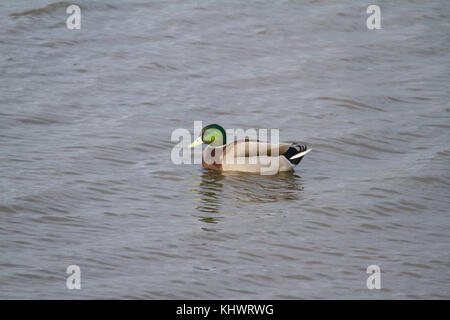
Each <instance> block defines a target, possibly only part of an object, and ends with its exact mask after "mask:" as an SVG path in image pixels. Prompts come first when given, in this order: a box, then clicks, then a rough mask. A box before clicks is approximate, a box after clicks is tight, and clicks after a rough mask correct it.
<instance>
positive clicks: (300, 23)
mask: <svg viewBox="0 0 450 320" xmlns="http://www.w3.org/2000/svg"><path fill="white" fill-rule="evenodd" d="M71 3H76V4H78V5H79V6H80V8H81V29H80V30H69V29H68V28H67V27H66V20H67V18H68V17H69V15H68V14H67V13H66V8H67V7H68V6H69V5H70V4H71ZM369 4H371V3H364V2H361V1H335V2H332V1H321V0H309V1H300V0H298V1H268V0H261V1H237V0H231V1H210V0H205V1H191V0H188V1H167V0H166V1H141V0H133V1H119V0H113V1H106V0H105V1H85V0H77V1H75V2H55V1H52V0H51V1H45V0H37V1H25V0H14V1H13V0H4V1H1V2H0V298H2V299H80V298H86V299H110V298H118V299H449V298H450V237H449V233H450V214H449V208H450V198H449V190H450V179H449V178H450V148H449V146H450V134H449V133H450V131H449V129H450V124H449V120H450V119H449V118H450V103H449V101H450V53H449V49H450V2H448V1H446V0H442V1H439V0H437V1H395V2H392V1H381V0H380V1H377V3H376V4H378V5H379V6H380V8H381V29H380V30H369V29H368V28H367V26H366V20H367V18H368V17H369V14H367V13H366V9H367V6H368V5H369ZM194 121H202V122H203V124H205V125H207V124H210V123H218V124H221V125H222V126H223V127H225V128H242V129H248V128H257V129H259V128H269V129H270V128H278V129H279V130H280V140H281V141H300V142H305V143H307V144H308V145H309V146H311V147H312V148H313V151H312V152H311V153H309V154H308V155H307V156H306V157H305V158H304V159H303V160H302V162H301V163H300V165H299V166H298V167H297V169H296V171H295V172H294V173H287V174H280V175H276V176H260V175H254V174H253V175H252V174H234V173H223V174H221V173H218V172H214V171H213V172H211V171H208V170H204V169H202V167H201V166H200V165H193V164H192V165H189V164H182V165H175V164H174V163H173V162H172V161H171V152H172V148H173V147H174V145H175V144H176V143H175V142H173V141H171V134H172V132H173V131H174V130H176V129H177V128H185V129H187V130H189V131H190V132H191V133H192V134H193V125H194ZM192 138H194V137H192ZM69 265H77V266H79V267H80V270H81V289H79V290H76V289H74V290H69V289H68V288H67V287H66V280H67V278H68V277H69V274H67V273H66V270H67V267H68V266H69ZM370 265H377V266H379V268H380V270H381V274H380V275H381V289H379V290H377V289H373V290H369V289H368V288H367V284H366V281H367V278H368V277H369V276H370V274H368V273H367V272H366V271H367V267H368V266H370Z"/></svg>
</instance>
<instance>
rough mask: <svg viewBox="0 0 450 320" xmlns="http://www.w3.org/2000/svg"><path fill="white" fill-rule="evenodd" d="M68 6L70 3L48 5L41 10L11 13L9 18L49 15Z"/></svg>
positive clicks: (61, 2)
mask: <svg viewBox="0 0 450 320" xmlns="http://www.w3.org/2000/svg"><path fill="white" fill-rule="evenodd" d="M70 5H71V3H70V2H67V1H59V2H54V3H50V4H48V5H46V6H45V7H43V8H38V9H30V10H25V11H22V12H18V13H11V14H10V16H12V17H22V16H40V15H43V14H51V13H53V12H55V11H57V10H59V9H61V8H67V7H68V6H70Z"/></svg>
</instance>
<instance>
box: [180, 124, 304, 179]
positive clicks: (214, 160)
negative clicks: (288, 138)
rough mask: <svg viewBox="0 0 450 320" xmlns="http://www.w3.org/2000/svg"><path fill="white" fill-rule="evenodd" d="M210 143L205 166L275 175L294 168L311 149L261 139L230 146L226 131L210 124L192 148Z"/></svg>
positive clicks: (242, 141)
mask: <svg viewBox="0 0 450 320" xmlns="http://www.w3.org/2000/svg"><path fill="white" fill-rule="evenodd" d="M201 144H207V145H208V146H207V147H206V149H205V151H204V152H203V155H202V165H203V167H204V168H206V169H212V170H219V171H241V172H259V173H261V174H276V173H278V172H282V171H291V170H294V168H295V166H297V165H298V164H299V163H300V161H301V160H302V159H303V157H304V156H305V155H306V154H307V153H309V152H310V151H311V150H312V149H308V147H307V146H306V145H300V144H296V143H278V144H273V143H270V142H265V141H259V140H249V139H245V140H239V141H233V142H231V143H230V144H228V145H227V135H226V132H225V130H224V129H223V128H222V127H221V126H219V125H217V124H210V125H208V126H206V127H204V128H203V129H202V132H201V134H200V136H199V137H198V138H197V139H196V140H195V141H194V142H192V143H191V145H190V146H189V148H193V147H195V146H198V145H201Z"/></svg>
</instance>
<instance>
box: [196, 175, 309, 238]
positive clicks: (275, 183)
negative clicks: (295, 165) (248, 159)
mask: <svg viewBox="0 0 450 320" xmlns="http://www.w3.org/2000/svg"><path fill="white" fill-rule="evenodd" d="M200 179H201V180H200V183H199V185H198V188H196V190H197V192H198V193H199V196H200V197H199V199H198V204H197V206H196V210H198V211H199V212H200V214H201V215H200V216H199V218H200V221H203V222H205V223H212V224H216V223H218V222H219V221H220V220H221V219H223V216H222V214H223V213H224V211H225V210H224V208H222V206H223V205H224V203H226V204H227V208H226V212H230V209H231V210H232V211H234V210H233V207H234V208H236V209H238V208H243V206H245V203H255V202H259V203H269V202H279V201H287V200H297V199H299V196H300V194H301V191H302V190H303V187H302V185H301V178H300V176H298V175H297V174H295V173H293V172H281V173H279V174H277V175H273V176H262V175H259V174H249V173H247V174H242V173H232V172H226V173H224V172H219V171H215V170H202V174H201V176H200ZM204 230H205V229H204ZM207 231H214V230H207Z"/></svg>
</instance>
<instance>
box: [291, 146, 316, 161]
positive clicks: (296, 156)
mask: <svg viewBox="0 0 450 320" xmlns="http://www.w3.org/2000/svg"><path fill="white" fill-rule="evenodd" d="M311 150H312V149H308V150H306V151H303V152H300V153H297V154H295V155H293V156H292V157H291V158H290V159H289V160H293V159H297V158H300V157H303V156H304V155H306V154H307V153H309V152H310V151H311Z"/></svg>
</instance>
